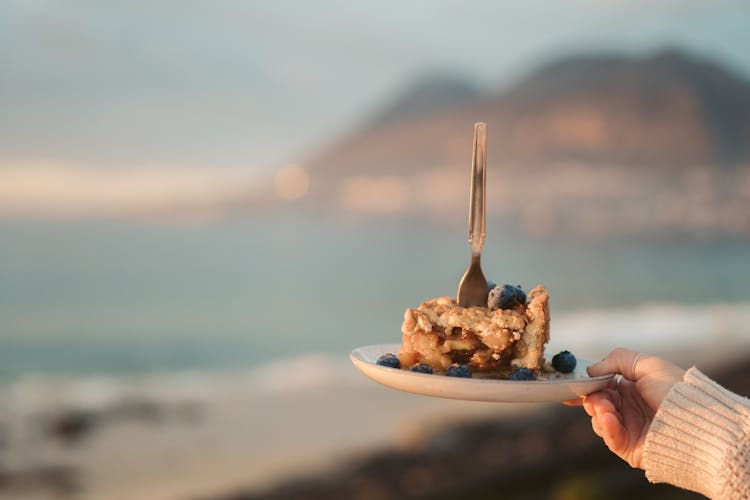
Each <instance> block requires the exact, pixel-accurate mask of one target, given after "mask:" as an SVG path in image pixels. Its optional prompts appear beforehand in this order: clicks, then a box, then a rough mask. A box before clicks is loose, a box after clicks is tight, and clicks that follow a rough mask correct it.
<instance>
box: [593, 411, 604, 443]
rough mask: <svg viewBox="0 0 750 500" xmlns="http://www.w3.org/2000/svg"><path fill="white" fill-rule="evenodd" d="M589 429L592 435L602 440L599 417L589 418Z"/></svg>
mask: <svg viewBox="0 0 750 500" xmlns="http://www.w3.org/2000/svg"><path fill="white" fill-rule="evenodd" d="M591 429H593V431H594V434H596V435H597V436H599V437H600V438H603V433H602V426H601V423H600V422H599V417H597V416H596V415H594V416H593V417H591Z"/></svg>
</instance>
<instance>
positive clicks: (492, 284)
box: [487, 281, 497, 290]
mask: <svg viewBox="0 0 750 500" xmlns="http://www.w3.org/2000/svg"><path fill="white" fill-rule="evenodd" d="M496 286H497V285H496V284H495V282H494V281H488V282H487V288H488V289H489V290H492V289H493V288H495V287H496Z"/></svg>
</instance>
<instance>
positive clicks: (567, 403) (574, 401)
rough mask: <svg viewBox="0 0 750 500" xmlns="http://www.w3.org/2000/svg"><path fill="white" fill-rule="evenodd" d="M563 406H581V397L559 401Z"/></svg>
mask: <svg viewBox="0 0 750 500" xmlns="http://www.w3.org/2000/svg"><path fill="white" fill-rule="evenodd" d="M560 402H561V403H562V404H564V405H565V406H583V398H582V397H581V398H578V399H566V400H565V401H560Z"/></svg>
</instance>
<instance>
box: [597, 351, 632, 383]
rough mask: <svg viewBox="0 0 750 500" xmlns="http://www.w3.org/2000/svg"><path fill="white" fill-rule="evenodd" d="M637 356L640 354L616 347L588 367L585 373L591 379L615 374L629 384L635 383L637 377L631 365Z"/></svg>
mask: <svg viewBox="0 0 750 500" xmlns="http://www.w3.org/2000/svg"><path fill="white" fill-rule="evenodd" d="M638 356H640V353H638V352H636V351H631V350H630V349H623V348H622V347H618V348H617V349H615V350H614V351H612V352H610V353H609V354H608V355H607V357H606V358H604V359H603V360H601V361H599V362H597V363H594V364H593V365H591V366H589V367H588V368H587V371H588V373H589V375H590V376H592V377H596V376H598V375H607V374H610V373H616V374H620V375H622V376H623V377H625V378H626V379H628V380H630V381H631V382H635V381H636V380H637V379H638V376H637V374H636V373H634V372H633V365H634V364H635V361H636V359H637V358H638Z"/></svg>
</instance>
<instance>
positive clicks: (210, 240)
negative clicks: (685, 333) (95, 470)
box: [0, 214, 750, 380]
mask: <svg viewBox="0 0 750 500" xmlns="http://www.w3.org/2000/svg"><path fill="white" fill-rule="evenodd" d="M465 233H466V230H465V228H464V227H463V226H453V225H443V224H440V223H437V222H431V221H424V220H401V219H396V218H381V219H341V218H323V217H316V216H312V215H309V216H300V215H298V214H297V215H294V216H291V215H275V216H272V217H259V216H247V217H238V216H237V217H231V218H223V219H215V220H202V221H178V222H175V221H160V220H149V221H111V220H86V221H81V220H74V221H56V222H50V221H46V222H40V221H4V222H0V378H2V379H4V380H8V379H14V378H17V377H19V376H24V375H29V374H80V375H86V374H140V373H154V372H159V373H161V372H177V371H192V370H199V371H205V370H209V371H210V370H226V369H231V370H235V369H246V368H250V369H252V368H253V367H256V366H260V365H266V364H267V363H269V362H273V361H276V360H280V359H286V358H296V359H299V357H300V356H305V355H307V354H309V353H322V354H325V355H330V356H331V357H333V358H337V359H338V358H344V357H345V355H346V353H347V352H348V351H349V350H351V349H352V348H353V347H356V346H359V345H363V344H371V343H384V342H398V341H399V340H400V325H401V319H402V315H403V310H404V308H406V307H414V306H416V305H418V304H419V302H421V301H423V300H425V299H428V298H430V297H433V296H437V295H452V294H454V293H455V290H456V286H457V283H458V280H459V279H460V277H461V275H462V274H463V272H464V271H465V268H466V266H467V265H468V262H469V247H468V244H467V242H466V234H465ZM502 234H503V231H502V228H498V227H497V226H493V222H492V221H490V223H489V224H488V236H487V241H486V244H485V253H484V256H483V268H484V270H485V274H486V276H487V277H488V279H491V280H493V281H495V282H497V283H512V284H520V285H522V286H523V287H524V288H526V289H527V290H528V289H530V288H531V287H533V286H534V285H536V284H537V283H543V284H545V285H546V286H547V287H548V288H549V290H550V295H551V304H552V316H553V330H554V326H555V325H556V323H555V321H558V324H559V329H558V330H554V331H553V339H555V338H557V339H560V336H565V335H568V336H571V338H572V336H573V335H576V338H575V342H577V343H585V342H590V343H597V344H600V345H606V344H607V343H608V342H609V340H610V338H611V342H615V341H619V340H623V339H621V338H620V337H621V336H622V335H623V332H621V333H620V337H618V336H616V335H615V334H614V333H612V332H614V331H620V330H622V329H623V328H625V329H627V328H629V326H628V325H629V322H628V321H627V319H625V320H624V321H620V322H619V324H617V325H615V324H614V321H615V318H618V317H619V318H620V319H622V318H623V317H624V318H627V316H628V314H630V313H629V311H632V310H643V308H649V307H651V309H648V311H650V312H649V314H651V315H652V317H653V318H656V319H654V323H653V324H655V325H663V328H664V331H665V334H664V335H667V333H666V332H667V331H668V330H669V329H670V328H672V330H674V329H675V328H682V327H681V326H680V325H681V322H683V323H684V320H685V318H686V317H688V312H690V311H695V310H702V311H708V312H706V314H708V316H711V314H713V313H711V312H710V311H713V310H714V309H715V307H731V308H732V311H734V313H733V314H735V315H740V316H742V314H743V313H742V311H745V307H746V306H745V304H747V303H750V264H748V263H750V245H749V244H748V242H747V241H745V240H737V239H715V238H714V239H700V238H689V237H679V238H677V237H674V238H666V237H651V238H645V237H639V238H630V239H628V238H621V239H618V240H616V241H615V240H611V239H610V240H606V241H587V240H579V239H576V238H567V239H566V238H563V239H560V240H555V241H551V240H542V239H533V238H527V237H524V236H522V235H515V236H508V235H505V236H501V235H502ZM660 307H661V308H662V309H660ZM675 308H677V310H678V311H682V312H681V313H677V314H675V310H676V309H675ZM696 308H697V309H696ZM712 308H714V309H712ZM602 311H609V312H608V313H607V314H608V316H606V315H605V316H604V318H605V319H601V318H602V316H601V312H602ZM654 311H657V312H656V313H655V312H654ZM658 311H662V312H658ZM738 311H739V312H738ZM592 314H594V316H593V317H599V318H600V319H599V323H597V325H596V328H593V327H591V328H589V329H588V330H587V329H585V328H583V327H582V326H580V325H584V324H586V323H585V321H583V319H582V318H589V319H590V318H591V317H592V316H591V315H592ZM597 314H599V316H596V315H597ZM654 314H656V316H653V315H654ZM704 316H705V315H704ZM566 318H567V319H566ZM571 318H579V322H578V325H579V326H580V327H579V326H576V324H572V323H571ZM606 318H610V320H607V319H606ZM608 321H610V323H611V324H609V325H608V324H607V322H608ZM670 321H671V323H670ZM692 324H694V322H693V323H692ZM563 325H568V326H567V327H565V328H567V330H565V329H564V328H563ZM618 329H619V330H618ZM654 330H655V331H650V332H649V334H648V339H651V340H653V342H655V343H656V342H658V341H659V331H658V327H654ZM566 331H567V332H570V333H564V332H566ZM574 332H577V333H574ZM581 332H583V333H581ZM608 335H609V336H610V337H609V338H608ZM633 335H634V336H636V335H639V333H638V332H633ZM641 335H643V333H642V332H641ZM648 339H647V340H648ZM624 340H627V337H625V339H624ZM562 341H563V342H565V339H562ZM571 342H572V340H571Z"/></svg>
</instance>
